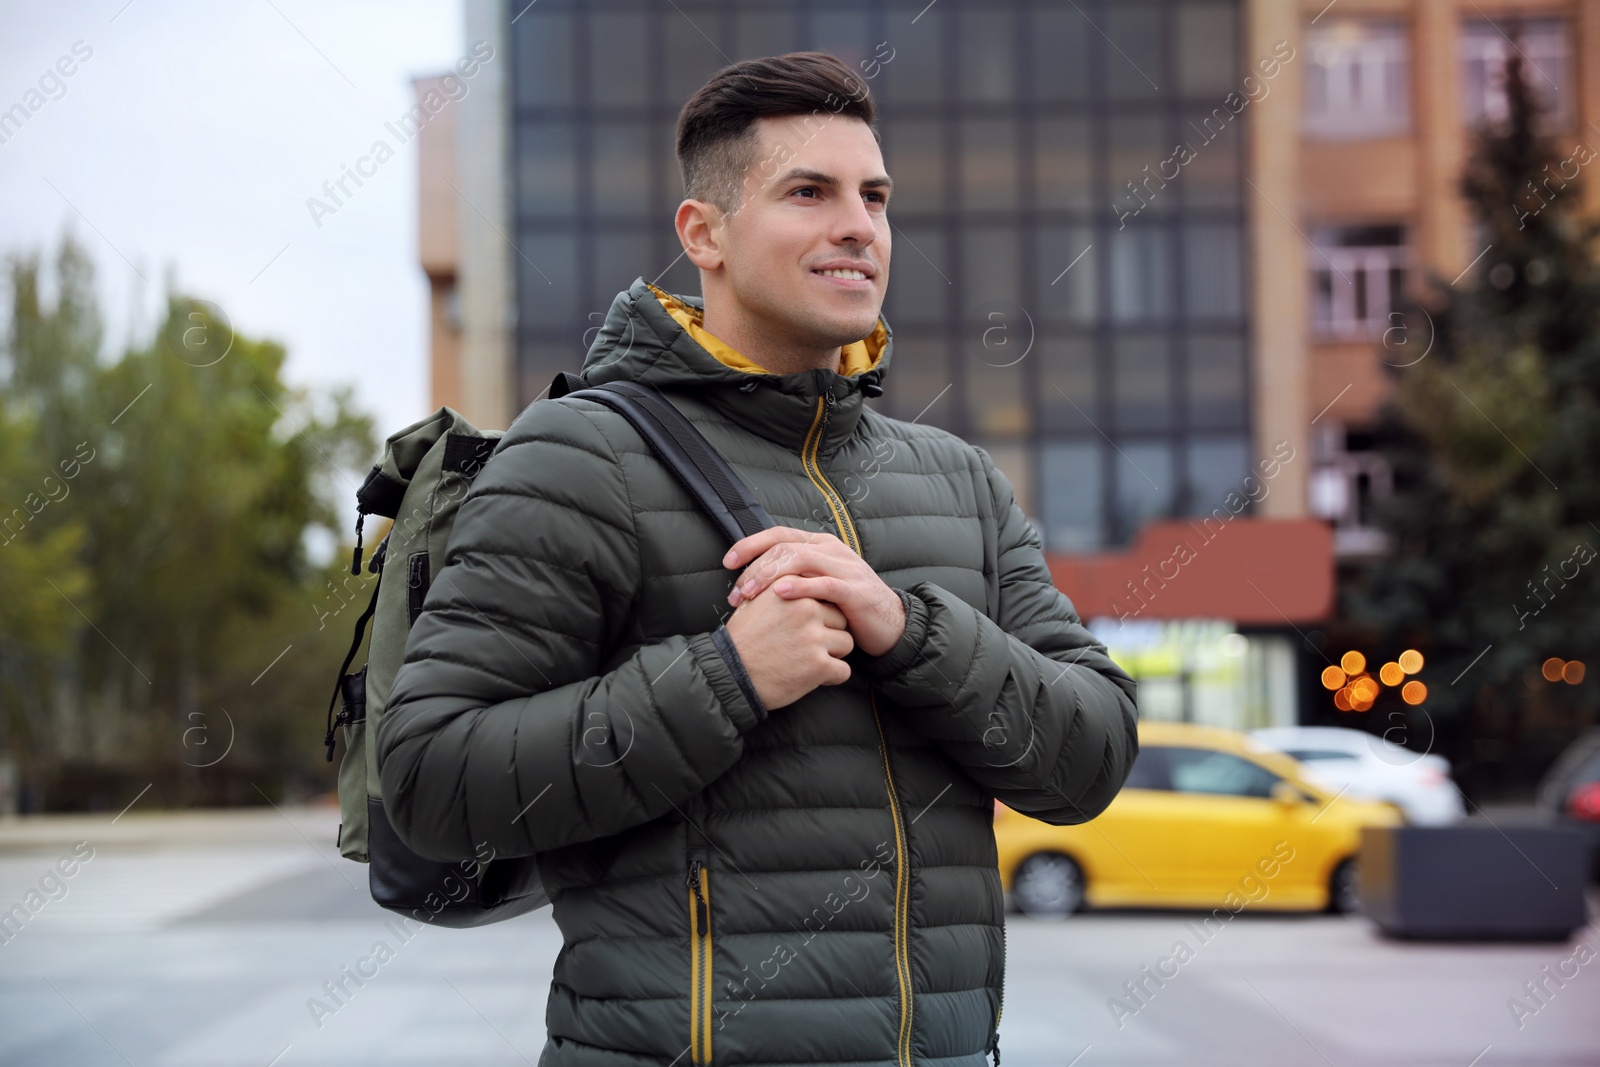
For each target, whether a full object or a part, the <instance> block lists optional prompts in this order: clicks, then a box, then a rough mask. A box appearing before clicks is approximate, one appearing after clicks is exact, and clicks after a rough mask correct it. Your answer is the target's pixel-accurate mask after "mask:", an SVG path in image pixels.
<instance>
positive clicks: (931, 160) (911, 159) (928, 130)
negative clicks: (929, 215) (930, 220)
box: [883, 119, 948, 218]
mask: <svg viewBox="0 0 1600 1067" xmlns="http://www.w3.org/2000/svg"><path fill="white" fill-rule="evenodd" d="M883 132H884V138H883V148H884V163H885V164H886V165H887V166H888V168H889V175H890V177H892V178H893V179H894V193H893V195H892V196H890V198H889V213H890V215H891V216H900V217H902V218H904V217H905V216H906V215H911V214H917V213H921V212H939V211H943V210H944V206H945V187H946V185H947V184H948V183H947V182H946V181H945V176H944V121H943V120H942V119H901V120H899V121H897V122H896V123H894V125H893V126H890V127H888V128H886V129H885V130H884V131H883Z"/></svg>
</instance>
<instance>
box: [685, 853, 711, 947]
mask: <svg viewBox="0 0 1600 1067" xmlns="http://www.w3.org/2000/svg"><path fill="white" fill-rule="evenodd" d="M704 866H705V864H704V863H701V862H700V861H699V860H690V861H689V878H688V882H689V888H690V890H692V891H693V892H694V914H695V920H696V922H697V923H698V924H699V926H698V928H699V930H700V936H701V937H704V936H706V935H707V934H709V933H710V932H711V908H710V906H709V905H708V904H707V903H706V890H705V886H704V885H702V884H701V882H700V870H701V868H703V867H704Z"/></svg>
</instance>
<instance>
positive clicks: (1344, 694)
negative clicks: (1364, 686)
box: [1333, 686, 1352, 711]
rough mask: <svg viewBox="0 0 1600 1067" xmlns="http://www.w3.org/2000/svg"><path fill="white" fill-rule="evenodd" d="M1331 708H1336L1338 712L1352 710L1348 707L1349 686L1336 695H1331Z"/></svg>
mask: <svg viewBox="0 0 1600 1067" xmlns="http://www.w3.org/2000/svg"><path fill="white" fill-rule="evenodd" d="M1333 706H1334V707H1336V708H1338V709H1339V710H1340V711H1350V710H1352V709H1351V707H1350V687H1349V686H1344V687H1342V688H1341V689H1340V690H1339V691H1338V692H1337V693H1335V694H1333Z"/></svg>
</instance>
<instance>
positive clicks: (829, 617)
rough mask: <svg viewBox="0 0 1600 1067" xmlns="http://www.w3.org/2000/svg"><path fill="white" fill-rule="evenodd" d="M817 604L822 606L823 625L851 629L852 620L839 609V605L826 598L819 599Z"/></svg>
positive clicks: (829, 627) (837, 628)
mask: <svg viewBox="0 0 1600 1067" xmlns="http://www.w3.org/2000/svg"><path fill="white" fill-rule="evenodd" d="M817 604H818V605H819V606H821V608H822V625H824V626H826V627H827V628H828V629H830V630H848V629H850V620H849V619H848V618H846V617H845V613H844V612H842V611H840V610H839V605H837V604H830V603H829V602H828V601H826V600H819V601H817Z"/></svg>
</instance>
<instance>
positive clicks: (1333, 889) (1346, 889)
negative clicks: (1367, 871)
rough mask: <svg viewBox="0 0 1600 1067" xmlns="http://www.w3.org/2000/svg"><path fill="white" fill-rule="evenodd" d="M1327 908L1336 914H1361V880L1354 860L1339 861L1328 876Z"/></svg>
mask: <svg viewBox="0 0 1600 1067" xmlns="http://www.w3.org/2000/svg"><path fill="white" fill-rule="evenodd" d="M1328 910H1329V911H1331V912H1333V913H1335V914H1337V915H1359V914H1361V881H1360V878H1359V875H1358V872H1357V871H1356V861H1355V860H1353V859H1347V860H1342V861H1340V863H1339V865H1338V866H1337V867H1335V868H1334V869H1333V874H1332V875H1330V876H1329V877H1328Z"/></svg>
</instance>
